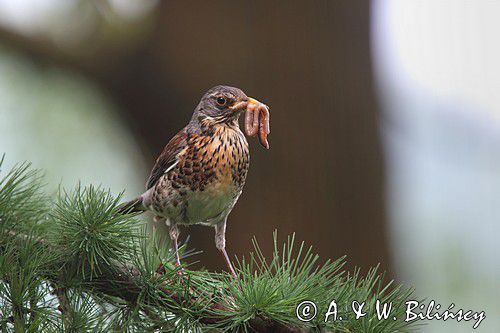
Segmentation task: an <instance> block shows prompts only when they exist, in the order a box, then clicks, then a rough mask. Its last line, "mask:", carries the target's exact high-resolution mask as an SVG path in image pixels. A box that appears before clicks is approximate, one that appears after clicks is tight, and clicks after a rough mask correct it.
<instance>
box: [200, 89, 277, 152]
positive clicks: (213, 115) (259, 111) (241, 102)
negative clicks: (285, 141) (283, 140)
mask: <svg viewBox="0 0 500 333" xmlns="http://www.w3.org/2000/svg"><path fill="white" fill-rule="evenodd" d="M243 111H246V115H245V132H246V133H247V135H249V136H255V135H256V134H257V133H258V134H259V140H260V143H261V144H262V146H264V147H265V148H266V149H269V143H268V142H267V135H268V134H269V132H270V129H269V107H268V106H267V105H265V104H264V103H261V102H259V101H257V100H256V99H254V98H251V97H248V96H247V95H246V94H245V93H244V92H243V91H242V90H241V89H238V88H234V87H229V86H215V87H213V88H211V89H209V90H208V91H207V92H206V93H205V95H203V97H202V98H201V101H200V103H199V104H198V106H197V107H196V109H195V111H194V114H193V117H192V119H191V124H192V125H193V126H195V127H197V128H201V129H202V130H203V129H204V128H206V129H213V127H214V126H215V125H229V126H235V127H238V118H239V116H240V114H241V113H243Z"/></svg>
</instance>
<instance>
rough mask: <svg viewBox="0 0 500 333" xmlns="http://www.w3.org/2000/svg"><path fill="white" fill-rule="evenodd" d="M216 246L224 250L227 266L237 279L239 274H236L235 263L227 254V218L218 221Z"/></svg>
mask: <svg viewBox="0 0 500 333" xmlns="http://www.w3.org/2000/svg"><path fill="white" fill-rule="evenodd" d="M215 246H216V247H217V249H218V250H219V251H221V252H222V255H223V256H224V260H225V261H226V265H227V268H228V269H229V272H231V275H232V276H233V277H234V278H235V279H237V278H238V276H237V275H236V272H235V270H234V268H233V264H231V260H230V259H229V256H228V255H227V252H226V220H224V222H222V223H218V224H216V225H215Z"/></svg>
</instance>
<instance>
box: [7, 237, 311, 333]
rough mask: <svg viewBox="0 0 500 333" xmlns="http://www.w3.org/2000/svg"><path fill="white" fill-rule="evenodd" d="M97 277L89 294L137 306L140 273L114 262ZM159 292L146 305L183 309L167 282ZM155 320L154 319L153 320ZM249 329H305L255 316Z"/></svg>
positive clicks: (210, 318)
mask: <svg viewBox="0 0 500 333" xmlns="http://www.w3.org/2000/svg"><path fill="white" fill-rule="evenodd" d="M8 235H9V236H11V237H19V238H23V239H26V238H27V236H26V235H23V234H19V233H17V232H15V231H9V232H8ZM36 241H37V242H40V243H41V244H44V245H47V243H46V242H45V241H44V240H43V239H37V240H36ZM108 268H109V269H106V270H105V271H104V272H102V274H101V275H100V276H97V277H95V278H92V280H91V281H89V282H90V283H88V284H86V286H88V287H89V289H92V291H93V292H99V293H102V294H105V295H108V296H113V297H118V298H121V299H122V300H124V301H126V302H127V303H129V304H132V305H135V304H137V300H138V298H139V296H140V294H141V292H142V289H141V287H140V285H141V283H140V281H141V272H140V270H139V269H138V268H137V267H135V266H134V265H131V264H128V263H127V264H126V263H121V262H117V261H113V262H112V265H111V267H108ZM58 279H60V278H54V277H50V283H51V285H52V286H53V288H54V294H55V295H56V296H57V298H58V300H59V305H60V306H59V310H60V311H61V313H62V314H63V316H64V317H65V318H64V320H65V322H66V320H69V317H68V316H70V315H71V307H70V304H69V302H68V300H67V297H66V292H65V290H64V289H62V288H60V287H58V286H59V283H60V282H61V281H58ZM160 291H161V293H159V295H161V296H160V298H159V299H150V300H146V303H147V304H151V305H157V304H158V301H160V302H161V301H165V300H172V301H174V302H175V303H177V304H178V305H182V306H183V307H185V306H186V303H185V301H186V299H185V298H184V297H182V296H180V295H179V294H178V293H177V292H175V291H174V290H173V288H172V286H170V285H169V284H168V283H167V282H164V283H163V284H162V286H161V287H160ZM196 299H198V296H197V295H192V297H191V301H192V305H193V306H195V305H196V304H194V302H195V301H196ZM208 308H209V310H227V308H226V307H225V305H224V304H221V303H216V302H212V303H211V304H210V305H209V307H208ZM141 310H142V311H143V312H144V313H145V314H146V315H147V316H150V314H149V313H148V311H147V309H141ZM204 314H206V316H203V315H201V316H200V318H198V319H199V322H200V323H202V324H214V323H217V322H221V321H224V320H225V319H226V318H224V317H216V316H214V315H213V313H208V311H207V312H205V313H204ZM153 319H157V318H153ZM248 325H249V327H250V328H251V329H252V330H253V331H254V332H262V333H267V332H269V333H272V332H274V333H303V332H306V330H304V329H301V328H297V327H292V326H288V325H285V324H283V323H281V322H278V321H275V320H270V319H268V318H265V317H263V316H256V317H254V318H251V319H249V320H248Z"/></svg>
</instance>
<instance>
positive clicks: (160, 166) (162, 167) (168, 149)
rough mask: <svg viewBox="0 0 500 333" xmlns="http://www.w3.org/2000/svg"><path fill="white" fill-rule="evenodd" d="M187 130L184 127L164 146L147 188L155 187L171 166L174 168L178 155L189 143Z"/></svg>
mask: <svg viewBox="0 0 500 333" xmlns="http://www.w3.org/2000/svg"><path fill="white" fill-rule="evenodd" d="M186 138H187V131H186V128H183V129H182V130H181V131H180V132H179V133H177V134H176V135H175V136H174V137H173V138H172V139H171V140H170V141H169V142H168V144H167V145H166V146H165V148H163V151H162V153H161V154H160V156H158V158H157V159H156V163H155V166H154V167H153V170H151V174H150V175H149V179H148V182H147V183H146V189H148V190H149V189H150V188H151V187H153V186H154V185H155V184H156V182H157V181H158V180H159V179H160V178H161V176H162V175H163V174H165V173H166V172H167V171H168V170H169V169H170V168H172V167H173V166H174V165H175V164H176V163H177V161H178V155H179V153H181V152H182V150H183V149H184V148H185V147H186V145H187V140H186Z"/></svg>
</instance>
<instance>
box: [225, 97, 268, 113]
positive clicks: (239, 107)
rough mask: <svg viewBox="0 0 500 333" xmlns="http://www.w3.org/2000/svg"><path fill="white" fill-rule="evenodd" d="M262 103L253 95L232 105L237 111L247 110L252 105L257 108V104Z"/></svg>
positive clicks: (232, 108)
mask: <svg viewBox="0 0 500 333" xmlns="http://www.w3.org/2000/svg"><path fill="white" fill-rule="evenodd" d="M260 104H262V103H261V102H259V101H258V100H256V99H254V98H252V97H248V99H247V100H245V101H241V102H238V103H236V104H234V105H233V106H232V107H231V110H233V111H235V112H236V111H243V110H246V109H248V108H250V107H252V106H253V107H254V108H255V107H256V106H257V105H260Z"/></svg>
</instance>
